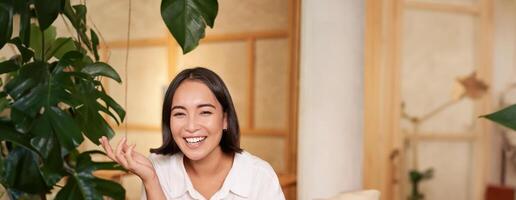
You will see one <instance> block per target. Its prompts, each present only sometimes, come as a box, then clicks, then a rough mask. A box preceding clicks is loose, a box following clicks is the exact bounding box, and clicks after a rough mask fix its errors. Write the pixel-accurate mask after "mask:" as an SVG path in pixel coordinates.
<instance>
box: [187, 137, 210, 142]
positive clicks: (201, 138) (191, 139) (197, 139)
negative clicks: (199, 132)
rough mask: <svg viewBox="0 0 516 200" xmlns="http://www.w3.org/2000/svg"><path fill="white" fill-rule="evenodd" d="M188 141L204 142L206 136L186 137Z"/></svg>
mask: <svg viewBox="0 0 516 200" xmlns="http://www.w3.org/2000/svg"><path fill="white" fill-rule="evenodd" d="M185 139H186V142H188V143H198V142H202V141H203V140H204V139H206V137H192V138H185Z"/></svg>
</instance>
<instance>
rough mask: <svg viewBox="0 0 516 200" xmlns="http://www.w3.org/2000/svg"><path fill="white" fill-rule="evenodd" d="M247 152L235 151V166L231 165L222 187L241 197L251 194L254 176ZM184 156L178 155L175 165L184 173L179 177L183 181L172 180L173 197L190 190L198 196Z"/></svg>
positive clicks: (191, 193) (223, 189)
mask: <svg viewBox="0 0 516 200" xmlns="http://www.w3.org/2000/svg"><path fill="white" fill-rule="evenodd" d="M247 154H248V153H247V152H245V151H243V152H242V153H235V157H234V159H233V166H232V167H231V170H230V171H229V174H228V175H227V177H226V179H225V180H224V183H223V185H222V188H221V189H220V191H221V192H223V193H227V192H229V191H231V192H232V193H234V194H236V195H238V196H241V197H248V196H249V191H250V187H251V178H252V177H251V176H252V171H251V167H252V166H250V163H249V161H248V159H246V157H248V155H247ZM183 157H184V155H182V154H181V155H180V156H178V158H179V159H178V162H176V166H174V167H176V169H179V170H181V171H182V173H180V174H181V175H180V176H179V177H178V178H181V179H183V181H174V180H173V181H172V183H175V184H173V185H174V186H173V189H172V191H170V192H171V195H172V198H178V197H181V196H183V195H185V194H186V193H187V192H190V195H192V197H194V198H198V197H196V196H195V195H197V194H198V193H197V192H195V189H194V187H193V185H192V181H191V180H190V177H188V175H187V173H186V169H185V166H184V164H183ZM181 176H182V177H181ZM181 179H178V180H181Z"/></svg>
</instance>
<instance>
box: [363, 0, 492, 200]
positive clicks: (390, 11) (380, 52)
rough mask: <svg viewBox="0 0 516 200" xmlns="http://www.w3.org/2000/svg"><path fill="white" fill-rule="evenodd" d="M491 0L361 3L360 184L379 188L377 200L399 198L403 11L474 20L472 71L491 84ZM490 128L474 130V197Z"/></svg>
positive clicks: (479, 189)
mask: <svg viewBox="0 0 516 200" xmlns="http://www.w3.org/2000/svg"><path fill="white" fill-rule="evenodd" d="M492 4H493V2H492V1H490V0H478V2H477V3H475V4H473V5H465V4H456V5H450V4H444V3H427V2H422V1H415V0H366V1H365V16H366V17H365V18H366V20H365V50H364V55H365V60H364V86H365V87H364V140H363V151H364V159H363V186H364V188H371V189H376V190H379V191H380V192H381V193H382V199H385V200H393V199H403V198H405V197H399V194H397V193H399V192H395V191H399V189H400V188H399V187H398V186H399V185H400V184H397V185H396V184H395V183H400V180H396V177H398V175H397V173H398V172H397V171H398V170H397V169H396V168H395V167H394V166H393V162H392V160H393V159H401V160H398V161H397V162H398V163H401V162H403V160H402V159H403V157H404V156H403V151H401V150H400V151H398V149H402V141H403V135H402V134H401V132H400V131H401V130H400V128H399V124H400V109H401V104H400V102H401V94H400V70H401V69H400V68H401V65H400V59H401V55H402V52H401V51H402V49H401V38H402V31H401V30H402V18H403V15H402V12H403V9H406V8H408V7H410V8H417V9H431V10H438V11H442V12H458V13H461V12H462V13H468V14H472V15H475V16H477V17H478V19H477V20H476V23H475V25H476V29H475V30H477V32H478V34H476V35H477V36H476V44H475V49H476V51H475V52H476V53H475V54H476V55H475V59H476V60H475V65H476V66H475V67H476V70H477V74H478V76H479V78H480V79H482V80H484V81H485V82H487V83H489V85H491V83H492V81H491V76H492V72H491V69H492V59H493V58H492V48H493V47H492V46H493V41H492V30H493V28H492V27H493V16H492V15H493V14H492V10H493V5H492ZM491 97H492V95H491V93H490V92H488V94H487V95H485V97H484V98H482V99H481V100H479V101H478V102H477V103H475V114H476V115H481V114H485V113H488V112H489V111H492V109H491V107H492V106H491V105H492V103H491ZM491 130H492V129H491V124H490V123H488V122H486V121H485V120H481V121H479V122H478V123H477V126H476V127H475V132H476V134H475V136H474V137H475V143H474V144H475V145H477V148H475V151H474V152H473V154H474V156H475V157H477V159H475V162H474V165H475V166H480V167H478V168H476V169H474V170H475V173H477V174H478V177H477V179H476V180H475V184H474V185H473V188H472V189H473V190H474V191H475V194H474V196H475V199H481V197H482V196H483V192H484V187H485V183H486V180H487V172H488V170H489V163H487V161H488V160H489V159H488V156H489V154H488V152H487V150H489V149H490V148H489V144H490V136H489V132H490V131H491Z"/></svg>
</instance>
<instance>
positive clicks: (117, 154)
mask: <svg viewBox="0 0 516 200" xmlns="http://www.w3.org/2000/svg"><path fill="white" fill-rule="evenodd" d="M126 141H127V138H125V137H123V138H122V140H121V141H120V142H119V143H118V145H117V147H116V150H115V157H116V159H117V160H118V163H120V164H121V165H122V166H123V167H125V168H127V167H128V166H127V160H126V159H125V156H124V155H123V153H122V149H123V146H124V145H125V142H126Z"/></svg>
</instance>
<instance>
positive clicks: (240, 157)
mask: <svg viewBox="0 0 516 200" xmlns="http://www.w3.org/2000/svg"><path fill="white" fill-rule="evenodd" d="M149 159H150V160H151V162H152V164H153V165H154V169H155V170H156V174H157V176H158V179H159V182H160V184H161V188H162V190H163V192H164V193H165V196H166V197H167V199H169V200H194V199H195V200H205V198H204V197H203V196H202V195H201V194H200V193H199V192H198V191H197V190H195V189H194V187H193V185H192V182H191V181H190V177H189V176H188V174H187V173H186V170H185V167H184V164H183V154H181V153H176V154H174V155H158V154H151V155H150V156H149ZM141 199H142V200H146V195H145V189H143V192H142V197H141ZM219 199H220V200H221V199H224V200H240V199H253V200H255V199H256V200H258V199H263V200H276V199H278V200H284V199H285V196H284V195H283V192H282V190H281V187H280V184H279V181H278V177H277V176H276V173H275V172H274V170H273V169H272V167H271V166H270V165H269V163H267V162H265V161H263V160H262V159H260V158H258V157H256V156H253V155H251V154H250V153H248V152H245V151H243V152H242V153H235V157H234V160H233V166H232V167H231V170H230V171H229V173H228V175H227V176H226V179H225V180H224V184H223V185H222V187H221V188H220V189H219V191H217V192H216V193H215V194H214V195H213V196H212V197H211V198H210V200H219Z"/></svg>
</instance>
